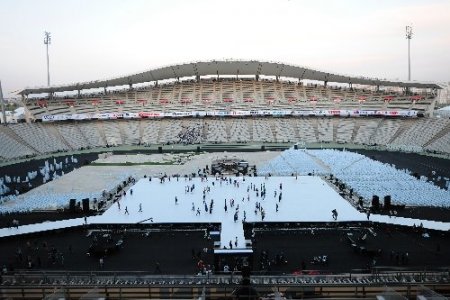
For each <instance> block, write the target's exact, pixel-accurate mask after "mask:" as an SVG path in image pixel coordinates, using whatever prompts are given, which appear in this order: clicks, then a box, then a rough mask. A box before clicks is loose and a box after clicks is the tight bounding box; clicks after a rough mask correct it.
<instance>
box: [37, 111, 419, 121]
mask: <svg viewBox="0 0 450 300" xmlns="http://www.w3.org/2000/svg"><path fill="white" fill-rule="evenodd" d="M206 116H210V117H248V116H258V117H263V116H272V117H284V116H294V117H306V116H315V117H333V116H339V117H371V116H384V117H409V118H415V117H417V111H415V110H357V109H355V110H345V109H323V110H230V111H226V110H211V111H174V112H164V113H163V112H139V113H135V112H134V113H131V112H124V113H117V112H115V113H85V114H56V115H42V117H41V120H42V122H53V121H66V120H92V119H99V120H109V119H113V120H114V119H121V118H124V119H140V118H184V117H206Z"/></svg>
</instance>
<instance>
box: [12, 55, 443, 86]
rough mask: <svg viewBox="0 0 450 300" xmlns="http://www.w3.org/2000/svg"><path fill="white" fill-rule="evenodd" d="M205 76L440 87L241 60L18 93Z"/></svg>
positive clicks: (432, 84) (202, 64)
mask: <svg viewBox="0 0 450 300" xmlns="http://www.w3.org/2000/svg"><path fill="white" fill-rule="evenodd" d="M207 75H219V76H221V75H235V76H236V75H239V76H241V75H244V76H245V75H253V76H255V75H264V76H279V77H290V78H297V79H309V80H318V81H327V82H335V83H347V84H350V83H351V84H362V85H374V86H377V85H379V86H396V87H411V88H440V87H439V85H437V84H435V83H430V82H416V81H409V82H408V81H398V80H387V79H378V78H367V77H357V76H348V75H342V74H334V73H329V72H324V71H318V70H313V69H311V68H306V67H301V66H295V65H288V64H283V63H276V62H262V61H253V60H250V61H244V60H224V61H215V60H213V61H203V62H192V63H185V64H179V65H169V66H165V67H160V68H156V69H152V70H148V71H145V72H141V73H136V74H131V75H127V76H121V77H116V78H111V79H105V80H95V81H87V82H79V83H72V84H66V85H53V86H49V87H36V88H25V89H23V90H21V91H19V92H18V94H23V95H28V94H40V93H52V92H67V91H76V90H85V89H94V88H104V87H113V86H123V85H130V84H137V83H144V82H151V81H159V80H166V79H175V78H182V77H192V76H197V77H198V76H207Z"/></svg>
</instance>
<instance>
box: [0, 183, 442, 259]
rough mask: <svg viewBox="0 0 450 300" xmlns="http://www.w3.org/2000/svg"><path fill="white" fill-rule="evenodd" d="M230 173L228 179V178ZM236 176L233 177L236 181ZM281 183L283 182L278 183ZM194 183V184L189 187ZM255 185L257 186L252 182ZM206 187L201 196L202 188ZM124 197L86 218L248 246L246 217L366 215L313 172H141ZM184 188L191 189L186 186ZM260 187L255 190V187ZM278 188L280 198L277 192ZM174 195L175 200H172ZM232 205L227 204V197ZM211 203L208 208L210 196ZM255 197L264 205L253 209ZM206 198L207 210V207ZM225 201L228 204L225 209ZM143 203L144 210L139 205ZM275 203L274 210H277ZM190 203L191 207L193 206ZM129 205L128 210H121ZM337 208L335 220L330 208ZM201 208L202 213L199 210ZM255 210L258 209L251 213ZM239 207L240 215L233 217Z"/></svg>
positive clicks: (61, 224)
mask: <svg viewBox="0 0 450 300" xmlns="http://www.w3.org/2000/svg"><path fill="white" fill-rule="evenodd" d="M229 179H231V183H230V181H229ZM235 182H236V183H235ZM280 185H281V188H280ZM192 186H194V187H195V188H194V189H193V190H192V191H190V189H191V188H192ZM262 186H263V187H265V189H266V195H265V198H262V197H261V187H262ZM254 187H255V188H254ZM208 188H209V192H205V199H204V200H203V191H204V190H205V189H208ZM131 189H132V190H133V193H131V190H130V189H129V190H128V191H127V194H126V195H125V196H124V197H122V198H121V199H120V201H119V203H120V209H119V204H118V203H115V204H113V205H112V206H111V207H110V208H109V209H108V210H107V211H105V212H104V213H103V214H102V215H98V216H94V217H88V218H87V223H88V224H138V223H143V224H146V223H153V224H167V223H198V224H202V223H203V224H205V223H206V224H208V223H220V224H221V231H220V246H219V244H218V245H217V246H218V248H219V249H225V248H226V249H230V248H231V247H230V243H231V245H232V247H233V249H234V250H237V249H248V248H249V247H248V245H246V243H245V237H244V229H243V219H244V214H245V222H268V223H269V222H310V223H311V222H355V221H357V222H359V221H361V222H364V221H367V216H366V214H364V213H361V212H359V211H358V210H356V209H355V208H354V207H353V206H352V205H351V204H350V203H349V202H348V201H347V200H345V199H343V198H342V197H341V196H340V195H339V194H338V193H337V192H336V191H335V190H334V189H333V188H332V187H331V186H330V185H329V184H328V183H326V182H325V181H324V180H323V179H322V178H320V177H315V176H298V177H297V178H296V177H293V176H292V177H267V178H266V177H234V176H231V177H228V180H227V181H225V180H220V179H216V178H214V177H209V178H208V179H207V180H203V181H202V180H201V179H200V178H193V179H191V180H189V179H186V178H184V177H180V178H179V179H178V180H177V179H176V178H173V177H172V178H171V179H170V181H169V180H168V179H167V178H166V180H165V181H164V182H162V183H161V181H160V179H159V178H154V177H153V178H152V179H151V180H150V178H141V179H140V180H138V181H137V182H136V184H135V185H134V186H132V187H131ZM186 189H189V191H188V192H186ZM255 189H258V192H257V191H256V190H255ZM280 193H282V197H281V200H280V198H279V195H280ZM175 197H176V198H177V201H175ZM232 199H233V200H234V207H231V203H230V202H231V200H232ZM212 200H213V202H214V204H213V209H212V211H210V205H211V201H212ZM256 202H258V203H259V204H260V206H261V207H262V208H263V209H264V212H265V218H264V220H262V214H261V211H260V210H259V209H258V210H257V209H256ZM205 203H206V206H207V209H208V211H206V210H205ZM225 203H226V206H227V210H226V211H225ZM140 205H141V206H142V212H139V207H140ZM277 205H278V211H277ZM193 206H194V208H193ZM125 209H127V210H128V214H126V213H125ZM333 209H336V211H337V212H338V217H337V220H334V219H333V217H332V213H331V211H332V210H333ZM197 210H199V211H200V213H198V212H197ZM255 210H256V213H255ZM236 212H237V217H238V219H237V220H236V221H234V214H235V213H236ZM370 221H372V222H381V223H388V224H398V225H406V226H413V225H414V224H415V225H416V226H418V225H419V224H422V225H423V227H424V228H428V229H436V230H445V231H448V230H450V223H448V222H436V221H427V220H418V219H409V218H395V217H389V216H383V215H375V214H372V215H371V216H370ZM82 224H84V219H83V218H78V219H71V220H65V221H56V222H46V223H40V224H33V225H24V226H19V228H18V229H16V228H11V229H8V228H3V229H0V237H5V236H11V235H16V234H27V233H33V232H39V231H46V230H55V229H60V228H67V227H73V226H80V225H82Z"/></svg>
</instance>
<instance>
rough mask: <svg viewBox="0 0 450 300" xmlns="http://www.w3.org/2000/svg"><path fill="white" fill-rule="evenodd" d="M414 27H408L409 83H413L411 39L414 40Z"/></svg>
mask: <svg viewBox="0 0 450 300" xmlns="http://www.w3.org/2000/svg"><path fill="white" fill-rule="evenodd" d="M412 35H413V32H412V26H406V39H407V40H408V81H411V49H410V48H411V39H412Z"/></svg>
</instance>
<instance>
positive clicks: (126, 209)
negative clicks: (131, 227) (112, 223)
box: [125, 206, 130, 215]
mask: <svg viewBox="0 0 450 300" xmlns="http://www.w3.org/2000/svg"><path fill="white" fill-rule="evenodd" d="M125 214H126V215H129V214H130V213H129V212H128V207H127V206H125Z"/></svg>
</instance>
